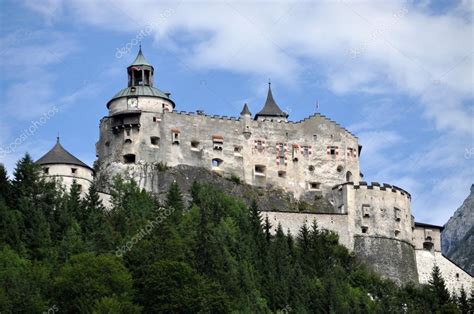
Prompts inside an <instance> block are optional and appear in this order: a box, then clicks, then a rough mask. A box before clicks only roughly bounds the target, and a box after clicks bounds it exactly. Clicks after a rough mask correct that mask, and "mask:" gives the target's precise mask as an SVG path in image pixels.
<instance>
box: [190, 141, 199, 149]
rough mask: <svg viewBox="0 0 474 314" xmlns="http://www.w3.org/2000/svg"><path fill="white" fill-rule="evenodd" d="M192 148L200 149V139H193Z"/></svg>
mask: <svg viewBox="0 0 474 314" xmlns="http://www.w3.org/2000/svg"><path fill="white" fill-rule="evenodd" d="M191 148H192V149H194V150H197V149H199V141H196V140H193V141H191Z"/></svg>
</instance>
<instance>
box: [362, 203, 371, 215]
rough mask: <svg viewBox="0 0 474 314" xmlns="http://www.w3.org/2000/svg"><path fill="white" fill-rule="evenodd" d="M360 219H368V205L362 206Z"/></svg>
mask: <svg viewBox="0 0 474 314" xmlns="http://www.w3.org/2000/svg"><path fill="white" fill-rule="evenodd" d="M362 217H364V218H368V217H370V205H362Z"/></svg>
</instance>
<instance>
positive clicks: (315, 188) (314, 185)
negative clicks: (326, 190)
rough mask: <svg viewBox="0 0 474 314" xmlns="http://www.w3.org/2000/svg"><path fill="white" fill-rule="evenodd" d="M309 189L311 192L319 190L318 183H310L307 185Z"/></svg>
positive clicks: (319, 185)
mask: <svg viewBox="0 0 474 314" xmlns="http://www.w3.org/2000/svg"><path fill="white" fill-rule="evenodd" d="M309 188H310V189H311V190H320V189H321V183H319V182H310V183H309Z"/></svg>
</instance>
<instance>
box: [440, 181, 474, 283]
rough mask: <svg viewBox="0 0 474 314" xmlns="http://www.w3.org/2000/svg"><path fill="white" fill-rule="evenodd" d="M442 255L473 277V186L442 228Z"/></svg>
mask: <svg viewBox="0 0 474 314" xmlns="http://www.w3.org/2000/svg"><path fill="white" fill-rule="evenodd" d="M441 245H442V250H443V254H444V255H446V256H447V257H449V258H450V259H451V260H452V261H454V262H455V263H456V264H458V265H459V266H461V267H462V268H464V270H466V271H467V272H468V273H470V274H471V275H474V184H473V185H472V186H471V193H470V194H469V195H468V197H467V198H466V199H465V200H464V202H463V204H462V205H461V206H460V207H459V208H458V209H457V210H456V211H455V212H454V215H453V216H452V217H451V218H449V220H448V222H447V223H446V225H445V226H444V230H443V233H442V235H441Z"/></svg>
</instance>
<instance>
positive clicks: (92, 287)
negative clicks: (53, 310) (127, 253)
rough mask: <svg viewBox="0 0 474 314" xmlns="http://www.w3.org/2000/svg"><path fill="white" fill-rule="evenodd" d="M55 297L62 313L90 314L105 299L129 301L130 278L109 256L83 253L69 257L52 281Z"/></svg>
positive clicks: (113, 258)
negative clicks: (77, 313)
mask: <svg viewBox="0 0 474 314" xmlns="http://www.w3.org/2000/svg"><path fill="white" fill-rule="evenodd" d="M53 287H54V296H55V300H56V301H57V303H58V306H59V308H60V309H61V311H64V312H81V313H82V312H91V311H92V309H93V306H94V305H95V304H96V302H98V303H99V304H100V303H101V299H102V298H104V297H117V298H118V299H119V300H122V301H131V300H132V297H133V294H134V293H133V289H132V277H131V275H130V273H129V272H128V270H127V269H126V268H125V266H124V265H123V264H122V263H121V261H120V260H119V259H118V258H116V257H114V256H111V255H98V256H96V255H94V254H93V253H83V254H79V255H75V256H72V257H71V258H70V260H69V261H68V262H67V263H66V264H64V266H63V267H61V269H60V270H59V273H58V275H57V276H56V277H55V278H54V285H53Z"/></svg>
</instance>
